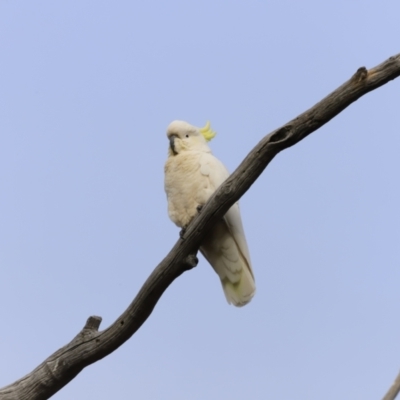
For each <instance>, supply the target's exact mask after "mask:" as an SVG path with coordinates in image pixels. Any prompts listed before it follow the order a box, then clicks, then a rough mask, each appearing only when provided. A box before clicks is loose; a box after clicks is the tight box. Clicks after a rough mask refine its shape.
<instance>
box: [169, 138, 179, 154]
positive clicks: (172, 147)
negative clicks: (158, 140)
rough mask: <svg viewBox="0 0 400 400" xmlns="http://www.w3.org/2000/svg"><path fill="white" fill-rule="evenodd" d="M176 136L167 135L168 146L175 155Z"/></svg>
mask: <svg viewBox="0 0 400 400" xmlns="http://www.w3.org/2000/svg"><path fill="white" fill-rule="evenodd" d="M176 138H177V136H176V135H171V136H170V137H169V147H170V148H171V150H172V152H173V153H174V154H175V155H177V154H178V153H177V152H176V150H175V139H176Z"/></svg>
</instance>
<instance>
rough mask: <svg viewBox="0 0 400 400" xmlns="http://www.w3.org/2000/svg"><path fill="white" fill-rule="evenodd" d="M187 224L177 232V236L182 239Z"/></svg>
mask: <svg viewBox="0 0 400 400" xmlns="http://www.w3.org/2000/svg"><path fill="white" fill-rule="evenodd" d="M186 229H187V225H186V226H184V227H182V229H181V231H180V232H179V236H180V237H181V239H183V235H184V234H185V233H186Z"/></svg>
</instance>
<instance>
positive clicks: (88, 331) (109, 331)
mask: <svg viewBox="0 0 400 400" xmlns="http://www.w3.org/2000/svg"><path fill="white" fill-rule="evenodd" d="M399 75H400V54H398V55H396V56H394V57H390V58H389V59H388V60H386V61H385V62H383V63H382V64H380V65H378V66H377V67H375V68H372V69H370V70H367V69H366V68H364V67H362V68H359V69H358V71H357V72H356V73H355V74H354V75H353V76H352V77H351V78H350V79H349V80H348V81H347V82H345V83H344V84H343V85H342V86H340V87H339V88H338V89H336V90H335V91H334V92H332V93H331V94H330V95H328V96H327V97H325V98H324V99H323V100H321V101H320V102H319V103H317V104H316V105H315V106H314V107H312V108H310V109H309V110H307V111H306V112H304V113H303V114H301V115H299V116H298V117H297V118H295V119H293V120H292V121H290V122H288V123H287V124H285V125H284V126H282V127H281V128H279V129H277V130H275V131H273V132H272V133H270V134H269V135H267V136H265V137H264V138H263V139H262V140H261V141H260V142H259V143H258V144H257V145H256V147H255V148H254V149H253V150H252V151H251V152H250V153H249V154H248V156H247V157H246V158H245V159H244V160H243V162H242V163H241V164H240V165H239V167H238V168H237V169H236V171H235V172H234V173H233V174H232V175H231V176H230V177H229V178H228V179H227V180H226V181H225V183H224V184H223V185H221V187H220V188H219V189H218V190H217V191H216V193H215V194H214V195H213V196H212V197H211V199H210V200H209V201H208V202H207V204H206V205H205V206H204V207H203V209H202V211H201V213H200V214H199V215H198V216H196V218H195V219H194V220H193V221H192V223H191V224H190V225H189V227H188V228H187V230H186V231H185V233H184V234H183V235H182V237H181V238H180V239H179V240H178V241H177V243H176V244H175V246H174V247H173V248H172V250H171V251H170V252H169V254H168V255H167V256H166V257H165V258H164V260H163V261H161V263H160V264H159V265H158V266H157V267H156V268H155V270H154V271H153V272H152V273H151V275H150V276H149V278H148V279H147V280H146V282H145V283H144V285H143V287H142V288H141V289H140V291H139V293H138V294H137V296H136V297H135V299H134V300H133V301H132V303H131V304H130V305H129V307H128V308H127V309H126V310H125V311H124V312H123V313H122V315H121V316H120V317H119V318H118V319H117V320H116V321H115V322H114V323H113V324H112V325H110V326H109V327H108V328H106V329H104V330H103V331H98V328H99V326H100V322H101V318H100V317H90V318H89V319H88V321H87V323H86V325H85V326H84V328H83V329H82V331H81V332H80V333H78V335H77V336H76V337H75V338H74V339H73V340H72V341H71V342H70V343H68V344H67V345H66V346H64V347H62V348H61V349H59V350H57V351H56V352H55V353H54V354H52V355H51V356H50V357H48V358H47V359H46V360H45V361H43V362H42V363H41V364H40V365H39V366H38V367H37V368H36V369H35V370H33V371H32V372H31V373H29V374H28V375H26V376H25V377H23V378H21V379H19V380H18V381H16V382H14V383H13V384H11V385H9V386H6V387H4V388H2V389H0V399H1V400H17V399H18V400H43V399H48V398H49V397H51V396H52V395H53V394H54V393H56V392H57V391H59V390H60V389H61V388H62V387H63V386H65V385H66V384H67V383H68V382H70V381H71V380H72V379H73V378H74V377H75V376H76V375H77V374H79V372H80V371H82V369H83V368H85V367H87V366H88V365H90V364H92V363H94V362H96V361H98V360H100V359H102V358H103V357H105V356H107V355H108V354H110V353H112V352H113V351H114V350H115V349H117V348H118V347H119V346H121V345H122V344H123V343H124V342H125V341H126V340H128V339H129V338H130V337H131V336H132V335H133V334H134V333H135V332H136V331H137V330H138V329H139V328H140V327H141V326H142V324H143V323H144V322H145V321H146V319H147V318H148V317H149V315H150V314H151V312H152V310H153V308H154V307H155V305H156V304H157V301H158V300H159V299H160V297H161V295H162V294H163V293H164V291H165V290H166V289H167V288H168V286H169V285H170V284H171V283H172V282H173V281H174V280H175V279H176V278H177V277H178V276H179V275H181V274H182V273H183V272H185V271H187V270H189V269H191V268H193V267H195V266H196V265H197V258H196V253H197V251H198V248H199V245H200V243H201V242H202V240H203V238H204V237H205V234H206V233H207V231H208V230H209V229H210V228H211V227H212V226H213V224H214V223H215V222H216V221H217V220H218V219H219V218H221V217H222V216H223V215H224V214H225V213H226V212H227V210H228V209H229V208H230V207H231V206H232V204H234V203H235V202H236V201H237V200H239V198H240V197H241V196H242V195H243V194H244V193H245V192H246V191H247V190H248V189H249V188H250V186H251V185H252V184H253V183H254V182H255V181H256V179H257V178H258V177H259V176H260V174H261V173H262V172H263V171H264V169H265V168H266V167H267V165H268V164H269V163H270V161H271V160H272V159H273V158H274V157H275V156H276V155H277V154H278V153H279V152H280V151H282V150H284V149H287V148H288V147H290V146H293V145H294V144H296V143H298V142H299V141H300V140H302V139H304V138H305V137H306V136H308V135H309V134H310V133H312V132H314V131H316V130H317V129H318V128H320V127H321V126H322V125H324V124H326V123H327V122H328V121H330V120H331V119H332V118H333V117H335V116H336V115H338V114H339V113H340V112H341V111H342V110H344V109H345V108H346V107H348V106H349V105H350V104H351V103H353V102H355V101H356V100H357V99H359V98H360V97H361V96H363V95H364V94H366V93H368V92H370V91H372V90H374V89H376V88H378V87H380V86H382V85H384V84H385V83H387V82H389V81H390V80H392V79H395V78H397V77H398V76H399ZM396 394H397V393H396ZM389 398H390V399H392V398H394V397H388V398H387V399H389ZM385 399H386V398H385Z"/></svg>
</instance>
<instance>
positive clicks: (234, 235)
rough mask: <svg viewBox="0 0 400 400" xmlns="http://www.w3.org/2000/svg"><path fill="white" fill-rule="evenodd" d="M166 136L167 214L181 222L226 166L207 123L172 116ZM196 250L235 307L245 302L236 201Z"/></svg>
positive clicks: (243, 248) (246, 266)
mask: <svg viewBox="0 0 400 400" xmlns="http://www.w3.org/2000/svg"><path fill="white" fill-rule="evenodd" d="M167 136H168V139H169V142H170V146H169V151H168V159H167V162H166V164H165V191H166V193H167V198H168V214H169V217H170V218H171V220H172V221H173V222H174V223H175V224H176V225H178V226H179V227H181V228H186V227H187V226H188V224H189V223H190V221H191V220H192V219H193V217H194V216H195V215H196V213H197V212H198V211H199V209H200V208H201V207H202V206H203V205H204V204H205V203H206V202H207V200H208V199H209V198H210V197H211V195H212V194H213V193H214V192H215V190H216V189H217V188H218V186H220V185H221V184H222V183H223V182H224V181H225V180H226V178H228V176H229V172H228V170H227V169H226V168H225V166H224V165H223V164H222V163H221V161H219V160H218V159H217V158H215V157H214V156H213V155H212V154H211V150H210V148H209V147H208V144H207V142H208V141H210V140H211V139H212V138H213V137H214V136H215V132H213V131H212V130H211V129H210V124H209V123H207V125H206V126H205V127H204V128H197V127H195V126H192V125H190V124H188V123H187V122H184V121H173V122H172V123H171V124H170V125H169V126H168V129H167ZM200 251H201V253H202V254H203V256H204V257H205V258H206V259H207V261H208V262H209V263H210V264H211V265H212V267H213V268H214V270H215V272H216V273H217V274H218V276H219V278H220V279H221V283H222V287H223V289H224V293H225V296H226V299H227V300H228V303H230V304H231V303H232V304H233V305H235V306H238V307H240V306H244V305H245V304H247V303H248V302H249V301H250V300H251V299H252V297H253V296H254V293H255V290H256V287H255V283H254V275H253V271H252V269H251V262H250V254H249V250H248V248H247V242H246V238H245V236H244V231H243V225H242V220H241V218H240V211H239V205H238V203H236V204H234V205H233V206H232V207H231V208H230V209H229V210H228V212H227V213H226V214H225V216H224V217H223V219H222V220H221V221H219V222H217V224H216V225H215V226H214V227H213V228H212V229H211V231H210V232H209V233H208V235H207V237H206V238H205V239H204V241H203V243H202V245H201V247H200Z"/></svg>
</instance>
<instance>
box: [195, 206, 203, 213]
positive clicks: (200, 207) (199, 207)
mask: <svg viewBox="0 0 400 400" xmlns="http://www.w3.org/2000/svg"><path fill="white" fill-rule="evenodd" d="M202 209H203V206H202V205H198V206H197V207H196V210H197V212H198V213H200V212H201V210H202Z"/></svg>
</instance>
